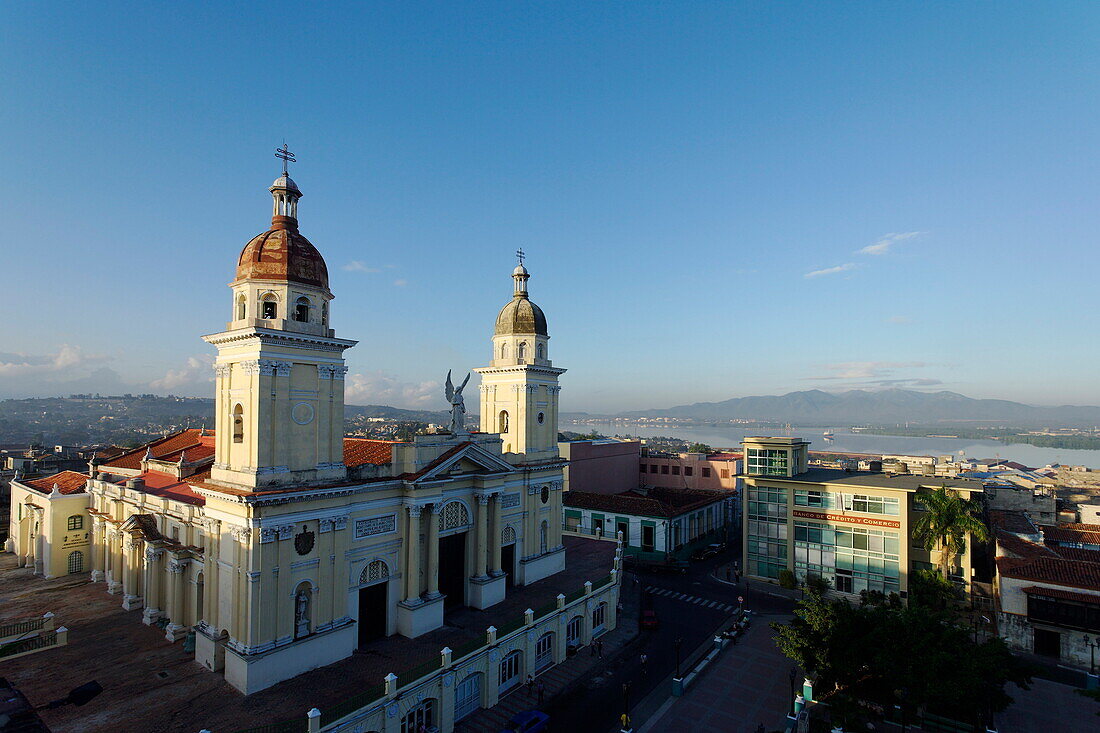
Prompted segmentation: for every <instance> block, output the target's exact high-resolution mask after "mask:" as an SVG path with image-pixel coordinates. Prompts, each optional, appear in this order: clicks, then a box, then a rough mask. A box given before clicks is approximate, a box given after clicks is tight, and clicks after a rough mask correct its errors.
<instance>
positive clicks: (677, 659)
mask: <svg viewBox="0 0 1100 733" xmlns="http://www.w3.org/2000/svg"><path fill="white" fill-rule="evenodd" d="M683 643H684V638H683V637H682V636H681V637H677V638H676V642H675V644H676V679H678V680H679V679H683V678H682V677H681V676H680V645H681V644H683Z"/></svg>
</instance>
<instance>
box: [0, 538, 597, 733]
mask: <svg viewBox="0 0 1100 733" xmlns="http://www.w3.org/2000/svg"><path fill="white" fill-rule="evenodd" d="M564 541H565V544H566V552H567V563H566V565H567V569H566V570H565V572H563V573H559V574H558V575H555V576H553V577H550V578H547V579H545V580H542V581H539V582H538V583H534V584H532V585H530V586H527V587H524V588H519V589H515V590H514V591H513V592H512V593H511V594H510V596H509V598H507V599H506V600H505V601H504V602H502V603H500V604H498V605H497V606H494V607H493V608H492V609H489V610H487V611H477V610H472V609H459V610H456V611H455V612H453V613H451V614H448V615H447V619H446V626H444V628H442V629H438V630H436V631H433V632H431V633H429V634H425V635H424V636H422V637H420V638H418V639H413V640H410V639H405V638H403V637H399V636H393V637H389V638H387V639H382V640H380V641H378V642H376V643H374V644H372V645H371V646H370V647H369V648H368V649H367V650H365V651H364V652H361V653H357V654H355V655H354V656H351V657H348V658H347V659H344V660H341V661H339V662H336V663H335V664H330V665H328V666H327V667H322V668H320V669H316V670H313V671H311V672H307V673H305V674H303V675H299V676H298V677H295V678H293V679H290V680H285V681H284V682H281V683H279V684H278V685H275V686H273V687H270V688H268V689H267V690H263V691H261V692H258V693H256V694H254V695H250V696H248V697H245V696H243V695H241V694H240V693H238V692H237V691H236V690H234V689H233V688H232V687H230V686H229V685H228V684H227V683H226V682H225V680H224V678H223V677H222V676H221V675H220V674H215V673H212V672H209V671H207V670H205V669H204V668H203V667H201V666H200V665H198V664H196V663H195V661H194V658H193V656H192V655H190V654H186V653H184V651H183V648H182V644H181V643H176V644H169V643H168V642H167V641H165V639H164V635H163V632H162V631H160V630H159V629H157V628H156V627H149V626H145V625H144V624H142V623H141V611H140V610H134V611H124V610H123V609H122V607H121V598H120V597H119V596H112V595H108V594H107V593H106V587H105V585H104V584H103V583H94V584H93V583H89V582H88V581H87V580H86V576H82V577H81V578H80V579H74V578H57V579H53V580H42V579H40V578H34V577H33V576H32V575H31V573H30V571H29V570H28V569H26V568H16V567H15V557H14V556H13V555H10V554H0V621H2V620H6V619H13V618H23V617H33V616H41V615H42V614H43V613H45V612H47V611H50V612H52V613H53V614H54V615H55V616H56V620H57V625H58V626H66V627H67V628H68V629H69V630H70V633H69V643H68V645H67V646H64V647H59V648H56V649H50V650H47V651H43V652H40V653H38V654H31V655H29V656H26V657H21V658H19V659H14V660H11V661H8V662H6V663H5V664H4V667H3V674H4V676H5V677H7V678H8V679H9V680H10V681H11V682H12V683H13V684H15V685H16V686H18V687H19V688H20V689H21V690H22V691H23V693H24V694H26V695H27V697H28V698H29V699H30V700H31V701H32V702H34V703H35V704H41V703H43V702H48V701H50V700H54V699H57V698H60V697H64V696H65V695H66V694H67V693H68V692H69V690H71V689H72V688H74V687H76V686H77V685H80V684H83V683H84V682H87V681H89V680H96V681H98V682H99V683H100V684H101V685H103V688H104V692H103V693H102V694H101V695H100V696H99V697H97V698H96V699H95V700H94V701H93V702H91V703H89V704H88V705H87V706H85V707H83V708H74V707H72V706H66V707H62V708H58V709H56V710H50V711H44V712H43V719H44V720H45V721H46V724H47V725H49V726H50V728H51V729H52V730H54V731H55V732H56V733H65V732H66V731H80V732H81V733H84V732H89V733H90V732H93V731H112V732H114V731H120V730H127V731H129V730H134V731H145V730H149V731H153V730H155V731H166V732H172V731H181V732H186V733H195V731H197V730H199V729H200V728H204V727H205V728H209V729H210V730H213V731H216V733H231V731H235V730H240V729H245V728H250V727H254V726H257V725H261V724H263V723H269V722H276V721H279V720H285V719H290V718H295V717H299V716H302V717H303V718H304V716H305V713H306V711H307V710H309V709H310V708H312V707H318V708H321V709H322V710H323V709H324V708H325V706H326V705H333V704H336V703H337V702H340V701H342V700H344V699H346V698H348V697H350V696H351V695H354V694H355V693H357V692H359V691H361V690H362V689H364V688H366V687H369V686H373V685H375V684H377V683H378V682H380V681H381V680H382V678H383V677H384V676H385V675H386V674H387V673H389V672H395V673H400V672H402V671H404V670H407V669H410V668H412V667H414V666H416V665H417V664H420V663H422V662H425V661H427V660H429V659H431V658H433V657H434V656H435V655H437V654H438V653H439V650H440V649H441V648H442V647H444V646H450V647H451V648H455V647H457V646H459V645H461V644H462V643H463V642H465V641H468V640H470V639H473V638H475V637H478V636H480V635H481V634H483V633H484V631H485V629H486V627H488V626H490V625H494V626H498V627H500V626H502V625H503V623H504V622H506V621H508V620H511V619H513V618H515V617H516V616H517V615H522V613H523V611H524V610H525V609H527V608H528V607H530V608H538V607H539V606H542V605H544V604H546V603H548V602H551V601H553V599H554V598H555V597H556V596H557V594H558V593H569V592H570V591H573V590H576V589H577V588H580V587H581V586H582V585H583V584H584V581H586V580H592V581H595V580H598V579H599V578H601V577H603V576H604V575H606V574H607V572H608V571H609V570H610V569H611V565H612V558H613V556H614V552H615V545H614V543H611V542H603V541H600V540H591V539H584V538H576V537H566V538H565V540H564Z"/></svg>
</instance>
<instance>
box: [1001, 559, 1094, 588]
mask: <svg viewBox="0 0 1100 733" xmlns="http://www.w3.org/2000/svg"><path fill="white" fill-rule="evenodd" d="M997 570H998V571H999V572H1000V574H1001V575H1003V576H1005V577H1008V578H1016V579H1018V580H1033V581H1037V582H1040V583H1052V584H1054V585H1061V586H1066V587H1068V588H1088V589H1089V590H1100V563H1094V562H1080V561H1077V560H1066V559H1064V558H1060V557H1033V558H1015V557H998V558H997Z"/></svg>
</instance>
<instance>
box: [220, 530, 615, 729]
mask: <svg viewBox="0 0 1100 733" xmlns="http://www.w3.org/2000/svg"><path fill="white" fill-rule="evenodd" d="M621 573H622V549H621V547H620V549H618V550H616V553H615V560H614V566H613V568H612V570H611V572H610V573H608V574H607V575H605V576H603V577H601V578H598V579H597V580H596V581H595V582H586V583H585V584H584V585H583V586H582V587H581V588H579V589H577V590H576V591H575V592H571V593H570V594H569V595H568V596H566V595H564V594H559V595H558V596H557V599H556V600H554V601H552V602H550V603H548V604H545V605H543V606H540V607H539V609H538V610H535V609H527V611H526V612H524V614H523V615H522V616H517V617H516V618H515V619H510V620H509V621H508V622H506V623H504V624H502V625H501V628H500V629H497V628H496V627H495V626H490V627H488V628H487V629H486V630H485V634H484V636H479V637H477V638H474V639H471V640H469V641H468V642H465V643H463V644H462V645H460V646H458V647H456V648H455V649H450V648H448V647H444V648H443V649H441V650H440V651H439V655H438V656H437V657H433V658H432V659H430V660H427V661H426V662H424V663H422V664H419V665H417V666H415V667H412V668H410V669H408V670H406V671H404V672H402V673H400V674H394V673H392V672H391V673H390V674H387V675H386V676H385V677H384V678H383V679H382V680H381V681H380V682H379V683H378V684H375V685H372V686H370V687H368V688H366V689H364V690H363V691H362V692H360V693H358V694H356V695H354V696H352V697H349V698H347V699H346V700H343V701H341V702H339V703H337V704H335V705H332V706H329V707H327V708H326V709H325V710H319V709H317V708H313V709H312V710H310V711H309V712H308V713H306V715H305V716H304V717H303V718H298V719H296V720H288V721H283V722H280V723H270V724H267V725H263V726H259V727H256V728H250V729H248V730H247V731H239V732H238V733H299V732H302V733H318V732H320V731H326V732H336V731H339V732H340V733H351V731H358V730H378V731H382V730H390V729H391V728H392V729H393V730H398V729H400V725H399V724H398V726H397V727H396V728H393V727H392V724H393V719H394V718H396V717H400V716H403V715H404V714H405V713H406V712H407V710H408V709H410V708H411V707H415V706H416V705H417V704H420V702H421V701H424V700H429V699H434V700H436V705H435V711H436V712H435V715H436V722H435V725H436V726H437V727H438V729H439V730H440V731H450V730H451V729H452V727H453V725H454V720H453V717H454V694H455V688H456V687H457V683H458V682H459V681H461V680H464V679H466V678H467V677H468V676H469V675H473V674H478V673H481V675H482V677H481V680H482V686H481V700H482V701H483V702H484V703H486V704H484V705H481V706H480V707H486V708H489V707H493V706H494V705H496V703H497V701H498V699H499V691H498V684H499V681H498V676H497V665H498V664H499V662H500V661H501V660H502V659H504V658H505V657H507V656H509V655H512V654H514V653H516V652H520V653H521V654H522V655H523V658H524V665H523V666H522V667H521V669H522V674H521V675H519V677H520V678H521V679H525V678H526V676H527V675H528V674H532V673H534V672H535V671H536V670H535V669H534V660H535V659H536V655H535V648H536V644H537V642H538V641H539V640H540V639H543V638H545V636H546V635H547V634H555V637H554V644H553V662H552V664H550V665H548V666H553V665H556V664H560V663H561V662H562V661H564V660H565V658H566V656H567V643H568V642H570V641H574V640H571V639H568V638H567V637H568V634H569V626H570V622H571V621H573V620H574V619H577V618H580V619H581V624H580V627H581V628H580V632H579V637H578V638H577V639H575V641H576V642H577V643H579V644H588V643H590V642H591V640H592V638H593V636H595V635H598V634H597V633H594V632H595V631H596V630H594V629H593V628H592V619H593V612H594V611H595V610H596V609H597V608H598V607H599V606H600V605H601V604H604V611H603V613H604V620H603V621H602V626H601V627H600V629H599V633H603V632H605V631H609V630H611V629H613V628H614V627H615V623H616V612H617V604H618V599H619V587H620V578H621ZM387 721H389V723H387Z"/></svg>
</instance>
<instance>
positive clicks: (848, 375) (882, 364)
mask: <svg viewBox="0 0 1100 733" xmlns="http://www.w3.org/2000/svg"><path fill="white" fill-rule="evenodd" d="M822 366H823V367H824V368H825V370H826V371H828V372H832V373H831V374H824V375H821V376H816V377H805V379H810V380H831V379H885V378H887V377H892V376H893V375H894V373H895V371H896V370H898V369H923V368H924V367H927V366H930V365H929V364H927V363H925V362H923V361H844V362H839V363H837V364H823V365H822Z"/></svg>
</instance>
